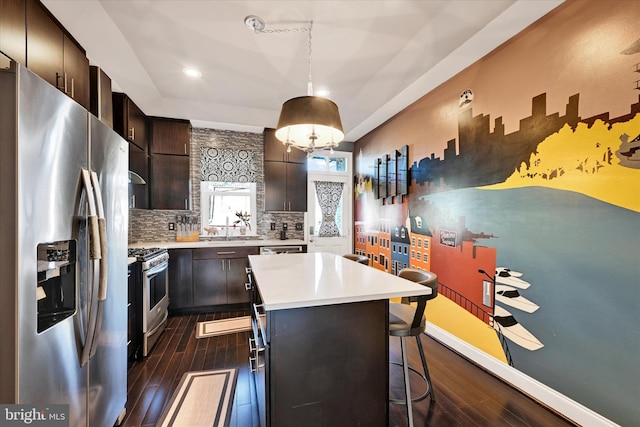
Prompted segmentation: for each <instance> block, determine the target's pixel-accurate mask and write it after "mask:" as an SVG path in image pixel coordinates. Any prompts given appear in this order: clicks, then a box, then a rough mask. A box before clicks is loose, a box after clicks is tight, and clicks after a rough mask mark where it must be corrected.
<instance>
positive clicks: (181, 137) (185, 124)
mask: <svg viewBox="0 0 640 427" xmlns="http://www.w3.org/2000/svg"><path fill="white" fill-rule="evenodd" d="M151 129H152V137H151V141H152V144H151V153H152V154H175V155H183V156H188V155H189V149H190V136H191V124H190V123H189V121H188V120H178V119H176V120H173V119H166V118H159V117H152V118H151Z"/></svg>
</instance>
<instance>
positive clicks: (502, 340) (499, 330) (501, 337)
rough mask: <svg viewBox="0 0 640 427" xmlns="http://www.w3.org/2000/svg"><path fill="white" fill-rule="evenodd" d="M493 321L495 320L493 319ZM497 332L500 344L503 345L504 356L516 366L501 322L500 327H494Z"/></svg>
mask: <svg viewBox="0 0 640 427" xmlns="http://www.w3.org/2000/svg"><path fill="white" fill-rule="evenodd" d="M491 322H493V320H492V321H491ZM493 329H494V330H495V331H496V333H497V334H498V339H499V340H500V344H501V345H502V350H503V351H504V356H505V357H506V358H507V363H508V364H509V366H512V367H513V366H515V365H514V364H513V358H512V357H511V351H509V344H508V343H507V339H506V338H505V336H504V334H503V333H502V326H500V324H498V328H493Z"/></svg>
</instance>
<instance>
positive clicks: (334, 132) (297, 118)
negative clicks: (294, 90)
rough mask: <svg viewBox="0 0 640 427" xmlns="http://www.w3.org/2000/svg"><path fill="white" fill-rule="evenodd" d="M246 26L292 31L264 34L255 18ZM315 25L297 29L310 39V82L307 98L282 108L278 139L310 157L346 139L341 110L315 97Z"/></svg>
mask: <svg viewBox="0 0 640 427" xmlns="http://www.w3.org/2000/svg"><path fill="white" fill-rule="evenodd" d="M244 22H245V25H247V26H248V27H250V28H252V29H253V30H254V32H256V33H269V32H289V31H291V30H265V23H264V21H263V20H262V19H261V18H260V17H258V16H254V15H250V16H247V17H246V18H245V20H244ZM312 29H313V21H311V23H310V25H309V27H308V28H299V29H294V31H307V32H308V35H309V59H308V65H309V75H308V80H307V95H306V96H299V97H296V98H291V99H289V100H288V101H286V102H285V103H284V104H282V110H281V111H280V118H279V119H278V126H277V128H276V134H275V135H276V138H277V139H278V140H280V141H282V143H283V144H284V145H285V146H286V147H287V151H288V152H291V147H295V148H297V149H299V150H302V151H305V152H306V153H307V154H309V155H310V154H311V153H312V152H314V151H316V150H326V149H328V150H331V152H333V150H334V148H336V147H338V144H339V143H340V141H342V140H343V139H344V131H343V130H342V121H341V120H340V113H339V111H338V106H337V105H336V104H335V103H334V102H333V101H331V100H329V99H327V98H324V97H320V96H314V94H313V82H312V78H311V52H312V49H311V31H312Z"/></svg>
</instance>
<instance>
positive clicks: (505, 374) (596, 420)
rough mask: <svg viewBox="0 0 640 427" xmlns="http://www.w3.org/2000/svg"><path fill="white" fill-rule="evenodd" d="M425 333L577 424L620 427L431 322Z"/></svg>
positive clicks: (595, 426)
mask: <svg viewBox="0 0 640 427" xmlns="http://www.w3.org/2000/svg"><path fill="white" fill-rule="evenodd" d="M425 333H426V334H427V335H429V336H430V337H432V338H434V339H436V340H438V341H440V342H441V343H443V344H444V345H446V346H448V347H449V348H451V349H452V350H454V351H456V352H458V353H460V354H461V355H462V356H464V357H466V358H467V359H469V360H471V361H472V362H473V363H476V364H477V365H479V366H481V367H482V368H484V369H486V370H487V371H489V372H490V373H492V374H493V375H495V376H496V377H498V378H500V379H502V380H503V381H505V382H507V383H508V384H510V385H511V386H513V387H514V388H516V389H518V390H520V391H522V392H523V393H524V394H526V395H528V396H530V397H531V398H533V399H535V400H537V401H538V402H540V403H541V404H543V405H545V406H547V407H549V408H550V409H551V410H553V411H555V412H557V413H559V414H562V416H564V417H566V418H568V419H570V420H571V421H573V422H575V423H577V424H579V425H583V426H590V427H601V426H602V427H612V426H618V427H619V425H618V424H616V423H614V422H613V421H611V420H609V419H607V418H605V417H603V416H602V415H600V414H598V413H597V412H594V411H593V410H591V409H589V408H587V407H586V406H584V405H581V404H580V403H578V402H576V401H574V400H572V399H570V398H568V397H567V396H565V395H563V394H562V393H559V392H558V391H556V390H554V389H552V388H550V387H548V386H546V385H544V384H543V383H541V382H539V381H537V380H535V379H533V378H531V377H530V376H528V375H526V374H524V373H522V372H520V371H519V370H517V369H516V368H513V367H512V366H509V365H507V364H506V363H504V362H502V361H500V360H498V359H496V358H495V357H492V356H490V355H488V354H487V353H485V352H483V351H481V350H479V349H477V348H476V347H474V346H472V345H470V344H468V343H467V342H465V341H463V340H461V339H460V338H458V337H456V336H455V335H452V334H450V333H449V332H447V331H445V330H444V329H441V328H439V327H438V326H436V325H434V324H433V323H429V322H427V328H426V331H425Z"/></svg>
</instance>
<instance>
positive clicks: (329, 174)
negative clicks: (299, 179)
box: [306, 151, 353, 255]
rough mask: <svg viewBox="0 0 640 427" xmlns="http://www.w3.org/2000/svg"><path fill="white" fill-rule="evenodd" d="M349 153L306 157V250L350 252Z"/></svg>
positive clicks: (350, 192)
mask: <svg viewBox="0 0 640 427" xmlns="http://www.w3.org/2000/svg"><path fill="white" fill-rule="evenodd" d="M351 162H352V155H351V153H347V152H337V151H336V152H335V153H333V154H330V153H328V152H327V153H326V154H325V152H319V153H314V154H313V155H312V156H311V158H310V159H309V160H308V173H309V174H308V181H307V182H308V191H307V230H306V231H307V233H308V245H307V250H308V252H331V253H334V254H337V255H344V254H347V253H352V252H353V234H352V229H353V183H352V182H353V178H352V175H351V170H352V169H351V168H352V166H351Z"/></svg>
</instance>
